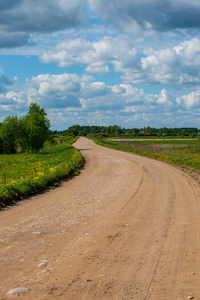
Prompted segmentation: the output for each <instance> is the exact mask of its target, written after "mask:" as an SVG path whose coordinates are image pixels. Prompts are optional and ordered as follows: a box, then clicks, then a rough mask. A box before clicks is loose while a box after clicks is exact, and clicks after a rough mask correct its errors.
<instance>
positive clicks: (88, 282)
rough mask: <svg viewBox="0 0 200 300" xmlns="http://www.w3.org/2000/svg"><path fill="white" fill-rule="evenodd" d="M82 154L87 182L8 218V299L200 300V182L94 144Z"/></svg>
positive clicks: (1, 267)
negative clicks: (24, 289) (23, 289)
mask: <svg viewBox="0 0 200 300" xmlns="http://www.w3.org/2000/svg"><path fill="white" fill-rule="evenodd" d="M76 147H77V148H79V149H80V150H81V152H82V154H83V155H84V156H85V157H86V167H85V168H84V170H83V171H82V172H81V174H80V176H77V177H75V178H73V179H72V180H70V181H68V182H65V183H63V184H62V186H61V187H58V188H56V189H55V190H52V191H49V192H46V193H44V194H41V195H38V196H36V197H33V198H32V199H29V200H26V201H23V202H21V203H19V204H18V205H17V206H15V207H12V208H9V209H7V210H6V211H2V212H0V243H1V245H0V297H1V299H3V300H5V299H28V300H32V299H34V300H35V299H45V300H49V299H66V300H71V299H72V300H83V299H84V300H90V299H95V300H96V299H97V300H98V299H101V300H103V299H116V300H117V299H118V300H129V299H134V300H141V299H152V300H168V299H169V300H172V299H176V300H177V299H198V300H199V299H200V187H199V184H198V183H197V181H195V180H194V179H193V178H192V177H190V176H189V175H187V174H185V173H183V172H182V171H180V170H178V169H176V168H174V167H172V166H170V165H167V164H164V163H161V162H158V161H155V160H150V159H147V158H145V157H140V156H136V155H133V154H129V153H123V152H118V151H115V150H111V149H106V148H102V147H100V146H97V145H95V144H94V143H93V142H92V141H90V140H87V139H85V138H81V139H79V140H78V142H77V143H76ZM14 288H27V289H28V291H26V292H21V293H19V294H16V293H14V294H9V293H8V292H9V291H10V290H11V289H14ZM190 297H191V298H190Z"/></svg>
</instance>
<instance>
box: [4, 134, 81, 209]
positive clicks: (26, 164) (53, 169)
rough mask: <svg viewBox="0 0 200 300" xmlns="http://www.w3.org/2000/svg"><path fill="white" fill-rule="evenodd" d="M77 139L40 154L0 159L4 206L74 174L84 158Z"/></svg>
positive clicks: (14, 155)
mask: <svg viewBox="0 0 200 300" xmlns="http://www.w3.org/2000/svg"><path fill="white" fill-rule="evenodd" d="M73 142H75V139H71V140H70V141H68V142H66V143H63V144H60V145H56V146H52V147H50V148H49V149H48V150H43V151H41V152H40V153H39V154H13V155H1V156H0V206H4V205H5V204H7V203H9V202H13V200H15V199H19V198H20V197H23V196H26V195H29V194H32V193H36V192H37V191H39V190H42V189H45V188H47V187H49V186H51V185H53V184H54V183H55V182H58V181H59V180H61V179H63V178H67V177H69V176H71V175H72V174H74V173H75V172H76V171H77V170H78V169H79V168H80V166H81V165H83V162H84V159H83V157H82V155H81V154H80V152H79V151H78V150H77V149H75V148H73V147H72V146H71V145H72V143H73Z"/></svg>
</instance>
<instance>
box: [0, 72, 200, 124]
mask: <svg viewBox="0 0 200 300" xmlns="http://www.w3.org/2000/svg"><path fill="white" fill-rule="evenodd" d="M3 80H4V81H6V79H3ZM10 87H12V86H10ZM31 102H37V103H38V104H39V105H40V106H41V107H44V108H45V109H46V110H47V113H48V114H50V118H51V122H52V127H53V128H58V129H65V128H66V127H67V126H70V125H73V124H75V123H80V124H86V123H87V124H88V123H89V124H100V125H102V124H104V125H110V124H114V123H115V124H119V125H122V124H123V126H132V127H139V126H147V124H148V125H150V126H156V124H159V125H157V126H159V127H160V126H162V124H163V126H167V124H169V122H170V126H173V124H174V126H188V116H190V118H189V119H190V120H191V117H192V122H193V125H192V126H194V124H195V122H196V123H197V122H198V121H197V119H198V117H197V113H198V114H199V113H200V109H199V107H200V90H197V91H194V92H191V93H189V94H188V95H183V96H181V97H177V96H176V94H175V93H172V92H169V91H167V90H166V89H162V90H161V92H160V93H158V94H156V95H153V94H148V93H145V92H144V90H143V89H138V88H136V87H133V86H132V85H130V84H119V85H112V86H109V85H106V84H105V83H104V82H100V81H98V82H97V81H95V80H94V78H93V77H91V76H89V75H83V76H79V75H77V74H67V73H64V74H60V75H50V74H43V75H38V76H35V77H33V78H32V79H29V80H27V82H26V84H25V85H24V87H23V89H22V90H21V91H19V90H14V89H11V90H10V91H6V92H5V93H0V111H1V113H0V117H1V116H2V111H4V114H6V113H7V114H8V113H9V114H16V112H17V113H18V114H19V113H24V112H26V110H28V106H29V104H30V103H31ZM70 120H71V121H70ZM178 120H179V121H180V123H179V121H178ZM195 120H196V121H195ZM70 122H71V123H70ZM113 122H114V123H113ZM176 122H177V123H176ZM142 124H143V125H142ZM58 126H59V127H58ZM63 126H64V127H63ZM196 126H197V125H196Z"/></svg>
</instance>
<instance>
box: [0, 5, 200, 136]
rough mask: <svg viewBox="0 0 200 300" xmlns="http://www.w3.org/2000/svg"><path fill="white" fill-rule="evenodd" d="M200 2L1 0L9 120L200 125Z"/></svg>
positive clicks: (0, 56) (3, 104) (0, 82)
mask: <svg viewBox="0 0 200 300" xmlns="http://www.w3.org/2000/svg"><path fill="white" fill-rule="evenodd" d="M199 15H200V2H199V1H196V0H190V1H186V0H174V1H171V0H165V1H158V0H123V1H122V0H109V1H107V0H73V1H72V0H48V1H45V0H2V1H1V3H0V122H2V121H3V119H4V118H5V117H6V116H8V115H16V114H17V115H23V114H25V113H27V111H28V108H29V105H30V103H32V102H37V103H38V104H39V105H40V106H41V107H43V108H45V110H46V112H47V114H48V117H49V118H50V120H51V125H52V126H51V128H52V129H53V130H55V129H57V130H64V129H66V128H68V127H69V126H71V125H74V124H80V125H114V124H117V125H120V126H122V127H125V128H132V127H140V128H141V127H144V126H151V127H157V128H158V127H164V126H166V127H198V128H200V125H199V124H200V34H199V29H200V18H199Z"/></svg>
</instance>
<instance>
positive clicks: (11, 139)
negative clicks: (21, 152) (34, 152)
mask: <svg viewBox="0 0 200 300" xmlns="http://www.w3.org/2000/svg"><path fill="white" fill-rule="evenodd" d="M17 134H18V117H17V116H8V117H6V118H5V119H4V121H3V123H2V125H1V139H2V144H3V152H4V153H5V154H14V153H16V151H17Z"/></svg>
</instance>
